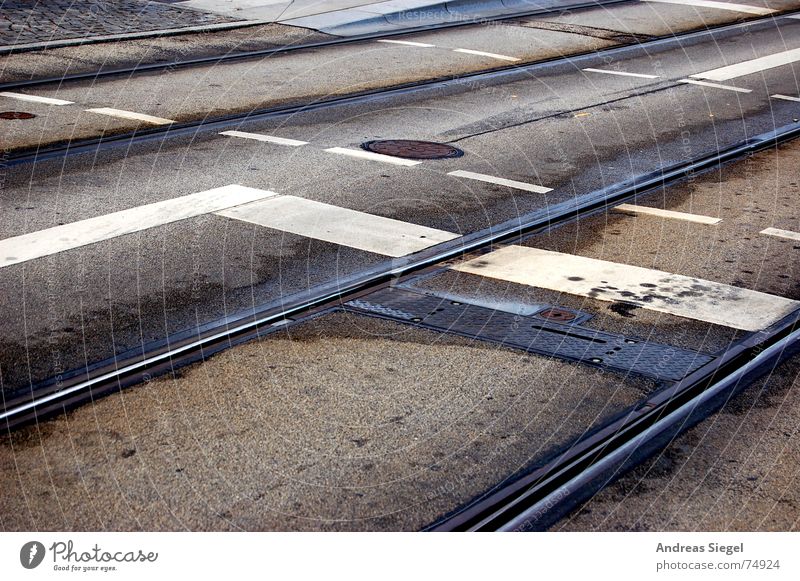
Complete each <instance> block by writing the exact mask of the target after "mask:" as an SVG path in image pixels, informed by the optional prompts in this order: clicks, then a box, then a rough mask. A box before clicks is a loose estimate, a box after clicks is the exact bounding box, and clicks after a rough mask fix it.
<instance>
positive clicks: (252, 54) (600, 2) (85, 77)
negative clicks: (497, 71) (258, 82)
mask: <svg viewBox="0 0 800 581" xmlns="http://www.w3.org/2000/svg"><path fill="white" fill-rule="evenodd" d="M632 1H633V0H597V1H595V2H581V3H579V4H572V5H570V6H564V7H559V8H556V7H552V8H539V9H537V10H528V11H524V12H518V13H515V14H507V15H502V16H491V17H484V18H467V19H463V20H459V21H457V22H443V23H439V24H426V25H424V26H416V27H413V28H406V29H402V30H397V31H384V32H375V33H371V34H360V35H356V36H348V37H343V38H335V39H331V40H324V41H319V42H309V43H303V44H293V45H287V46H278V47H273V48H265V49H258V50H249V51H241V52H231V53H226V54H222V55H213V56H207V57H199V58H193V59H185V60H179V61H172V62H167V63H148V64H138V65H136V66H132V67H121V68H115V69H107V70H98V71H93V72H86V73H74V74H71V75H63V76H60V77H42V78H38V79H29V80H25V81H10V82H7V83H0V91H10V90H13V89H21V88H30V87H37V86H40V85H49V84H53V83H58V84H63V83H65V82H72V81H96V80H98V79H102V78H105V77H113V76H126V75H133V74H137V73H144V72H153V71H161V70H172V69H178V68H186V67H193V66H202V65H208V64H218V63H223V62H229V61H236V60H246V59H251V58H262V57H270V56H273V55H277V54H283V53H289V52H295V51H298V50H308V49H317V48H326V47H330V46H339V45H346V44H356V43H360V42H368V41H371V40H376V39H380V38H391V37H394V36H401V35H405V34H415V33H419V32H430V31H433V30H443V29H448V28H457V27H460V26H470V25H475V24H482V23H488V22H502V21H503V20H514V19H517V18H529V17H532V16H544V15H547V14H554V13H555V14H558V13H561V12H564V11H567V10H569V11H572V10H586V9H589V8H598V7H603V6H610V5H613V4H623V3H629V2H632ZM253 26H257V25H253ZM242 28H245V27H242ZM620 34H623V33H620ZM170 36H175V35H170ZM83 44H91V42H86V43H83ZM21 52H27V51H18V53H21ZM10 54H14V50H13V48H12V49H11V50H8V51H3V52H0V57H2V56H5V55H10Z"/></svg>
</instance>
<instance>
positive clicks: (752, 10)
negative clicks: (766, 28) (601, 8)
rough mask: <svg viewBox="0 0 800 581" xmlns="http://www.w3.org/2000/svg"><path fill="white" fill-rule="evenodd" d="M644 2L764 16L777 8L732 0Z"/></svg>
mask: <svg viewBox="0 0 800 581" xmlns="http://www.w3.org/2000/svg"><path fill="white" fill-rule="evenodd" d="M644 2H661V3H664V4H682V5H684V6H697V7H699V8H719V9H720V10H731V11H733V12H745V13H747V14H758V15H760V16H766V15H767V14H774V13H775V12H777V10H772V9H771V8H762V7H761V6H750V5H749V4H734V3H733V2H714V1H713V0H644Z"/></svg>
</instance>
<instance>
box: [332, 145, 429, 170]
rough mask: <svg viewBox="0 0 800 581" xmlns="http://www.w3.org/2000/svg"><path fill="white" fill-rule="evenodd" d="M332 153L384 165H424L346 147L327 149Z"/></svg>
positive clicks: (411, 160)
mask: <svg viewBox="0 0 800 581" xmlns="http://www.w3.org/2000/svg"><path fill="white" fill-rule="evenodd" d="M325 151H329V152H331V153H339V154H341V155H349V156H350V157H358V158H360V159H370V160H372V161H382V162H383V163H393V164H395V165H405V166H412V165H418V164H420V163H422V162H421V161H415V160H413V159H403V158H402V157H393V156H391V155H383V154H382V153H374V152H372V151H364V150H362V149H347V148H346V147H331V148H330V149H326V150H325Z"/></svg>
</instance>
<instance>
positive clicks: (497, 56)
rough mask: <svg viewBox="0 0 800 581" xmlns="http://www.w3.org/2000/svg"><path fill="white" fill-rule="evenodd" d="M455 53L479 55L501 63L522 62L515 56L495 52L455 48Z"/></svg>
mask: <svg viewBox="0 0 800 581" xmlns="http://www.w3.org/2000/svg"><path fill="white" fill-rule="evenodd" d="M453 52H462V53H464V54H474V55H477V56H487V57H489V58H493V59H498V60H501V61H509V62H512V63H514V62H517V61H518V60H520V59H518V58H517V57H513V56H506V55H504V54H495V53H493V52H483V51H481V50H471V49H468V48H454V49H453Z"/></svg>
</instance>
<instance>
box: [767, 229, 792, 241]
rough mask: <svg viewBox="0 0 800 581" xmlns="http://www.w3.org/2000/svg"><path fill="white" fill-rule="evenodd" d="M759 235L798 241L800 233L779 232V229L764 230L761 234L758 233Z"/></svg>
mask: <svg viewBox="0 0 800 581" xmlns="http://www.w3.org/2000/svg"><path fill="white" fill-rule="evenodd" d="M759 234H766V235H767V236H777V237H778V238H786V239H787V240H800V232H792V231H791V230H781V229H780V228H764V229H763V230H762V231H761V232H759Z"/></svg>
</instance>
